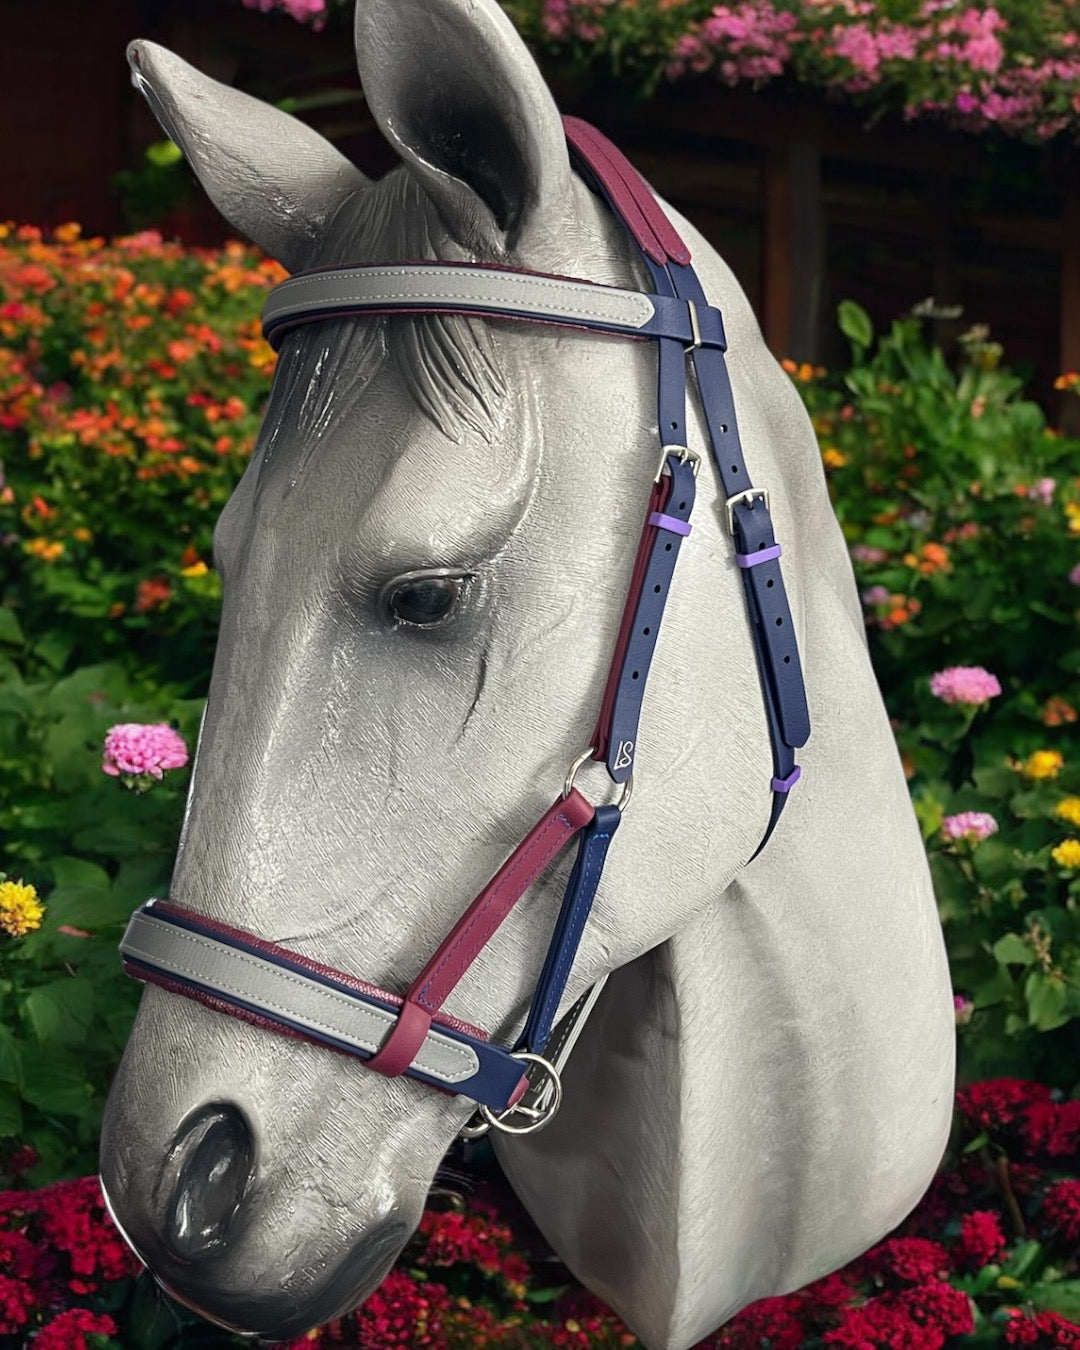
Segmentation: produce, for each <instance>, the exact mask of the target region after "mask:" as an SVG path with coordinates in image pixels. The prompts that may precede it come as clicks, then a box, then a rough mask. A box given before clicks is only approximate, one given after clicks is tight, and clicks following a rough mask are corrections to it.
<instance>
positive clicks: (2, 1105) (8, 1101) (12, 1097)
mask: <svg viewBox="0 0 1080 1350" xmlns="http://www.w3.org/2000/svg"><path fill="white" fill-rule="evenodd" d="M21 1134H22V1102H21V1101H20V1100H19V1094H18V1092H17V1091H16V1089H15V1088H14V1087H12V1086H11V1085H10V1084H8V1083H0V1135H2V1136H3V1137H4V1138H5V1139H10V1138H11V1137H12V1136H15V1137H16V1138H17V1137H18V1136H19V1135H21Z"/></svg>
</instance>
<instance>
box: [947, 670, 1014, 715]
mask: <svg viewBox="0 0 1080 1350" xmlns="http://www.w3.org/2000/svg"><path fill="white" fill-rule="evenodd" d="M930 692H931V693H932V694H933V695H934V697H935V698H939V699H941V701H942V703H964V704H967V705H968V706H970V707H978V705H979V704H981V703H987V702H989V700H990V699H992V698H995V697H996V696H997V695H998V694H1000V693H1001V685H1000V684H999V683H998V678H997V676H996V675H991V674H990V672H989V671H988V670H984V669H983V667H982V666H949V667H948V668H947V669H945V670H939V671H938V672H937V673H936V674H934V675H931V676H930Z"/></svg>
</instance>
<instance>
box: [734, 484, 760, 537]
mask: <svg viewBox="0 0 1080 1350" xmlns="http://www.w3.org/2000/svg"><path fill="white" fill-rule="evenodd" d="M754 501H763V502H764V503H765V510H766V511H768V510H769V489H768V488H757V487H752V488H747V489H746V491H745V492H736V493H735V495H734V496H733V497H729V498H728V499H727V501H726V502H725V503H724V509H725V510H726V511H727V526H728V530H729V532H730V533H731V536H732V538H734V536H735V508H736V506H738V505H739V503H740V502H747V503H750V502H754Z"/></svg>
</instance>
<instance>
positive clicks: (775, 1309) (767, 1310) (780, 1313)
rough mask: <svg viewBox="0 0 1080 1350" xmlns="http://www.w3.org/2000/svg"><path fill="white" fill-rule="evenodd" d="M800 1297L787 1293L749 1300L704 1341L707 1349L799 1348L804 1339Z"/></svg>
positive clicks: (780, 1349)
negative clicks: (739, 1311)
mask: <svg viewBox="0 0 1080 1350" xmlns="http://www.w3.org/2000/svg"><path fill="white" fill-rule="evenodd" d="M801 1310H802V1300H801V1299H800V1298H799V1297H797V1296H795V1297H793V1296H792V1295H790V1294H787V1295H782V1296H781V1297H779V1298H763V1299H760V1300H759V1301H758V1302H757V1303H751V1304H750V1306H749V1307H748V1308H744V1309H743V1310H742V1312H741V1313H739V1314H738V1315H737V1316H736V1317H734V1318H733V1319H732V1320H731V1321H730V1322H729V1323H728V1324H727V1326H726V1327H722V1328H721V1330H720V1331H718V1332H717V1333H716V1335H715V1336H713V1337H711V1338H710V1339H709V1340H708V1341H707V1342H706V1344H707V1345H708V1346H709V1347H710V1350H759V1347H760V1346H762V1345H767V1346H768V1347H769V1350H799V1346H801V1345H802V1344H803V1342H804V1341H805V1340H806V1334H807V1333H806V1327H805V1325H804V1323H803V1319H802V1316H801V1315H800V1314H801Z"/></svg>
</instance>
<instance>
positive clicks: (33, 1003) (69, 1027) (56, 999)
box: [23, 976, 94, 1045]
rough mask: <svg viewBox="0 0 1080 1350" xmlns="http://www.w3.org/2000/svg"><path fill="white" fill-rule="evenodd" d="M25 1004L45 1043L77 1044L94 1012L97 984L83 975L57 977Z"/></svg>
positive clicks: (88, 1025)
mask: <svg viewBox="0 0 1080 1350" xmlns="http://www.w3.org/2000/svg"><path fill="white" fill-rule="evenodd" d="M23 1007H24V1009H25V1011H26V1017H27V1020H28V1021H29V1023H30V1025H31V1026H32V1027H33V1029H34V1035H35V1036H36V1037H37V1039H38V1040H39V1041H40V1042H41V1044H42V1045H53V1044H57V1045H77V1044H79V1043H80V1042H82V1041H84V1040H85V1039H86V1036H87V1033H88V1032H89V1030H90V1026H91V1022H92V1020H93V1015H94V987H93V985H92V984H91V983H90V981H89V980H84V979H81V978H80V977H79V976H68V977H67V978H65V979H61V980H53V981H52V982H51V983H49V984H43V985H41V986H39V987H38V988H37V989H34V990H33V991H32V992H31V993H29V994H27V996H26V999H25V1000H24V1003H23Z"/></svg>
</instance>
